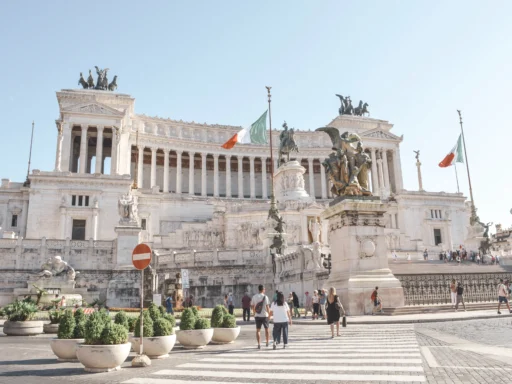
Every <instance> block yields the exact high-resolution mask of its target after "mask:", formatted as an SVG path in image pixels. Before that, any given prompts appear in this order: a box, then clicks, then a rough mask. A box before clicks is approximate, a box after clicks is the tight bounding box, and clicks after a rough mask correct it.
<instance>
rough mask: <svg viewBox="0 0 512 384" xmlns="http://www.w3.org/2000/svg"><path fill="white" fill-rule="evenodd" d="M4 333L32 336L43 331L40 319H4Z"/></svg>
mask: <svg viewBox="0 0 512 384" xmlns="http://www.w3.org/2000/svg"><path fill="white" fill-rule="evenodd" d="M4 333H5V334H6V335H9V336H32V335H39V334H41V333H43V322H42V321H6V322H5V323H4Z"/></svg>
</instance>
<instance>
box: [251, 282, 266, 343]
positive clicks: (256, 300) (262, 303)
mask: <svg viewBox="0 0 512 384" xmlns="http://www.w3.org/2000/svg"><path fill="white" fill-rule="evenodd" d="M258 291H259V293H257V294H255V295H254V296H253V297H252V300H251V308H252V313H253V316H254V320H255V321H256V340H257V341H258V349H261V335H260V332H261V326H262V325H263V327H264V328H265V338H266V340H267V347H268V342H269V339H270V331H269V329H268V325H269V316H270V301H269V300H268V297H267V296H266V295H265V287H264V286H263V285H260V286H258Z"/></svg>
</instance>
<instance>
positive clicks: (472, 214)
mask: <svg viewBox="0 0 512 384" xmlns="http://www.w3.org/2000/svg"><path fill="white" fill-rule="evenodd" d="M457 113H458V114H459V122H460V131H461V132H462V143H463V145H464V157H465V158H466V170H467V172H468V182H469V196H470V197H471V219H470V223H471V224H474V221H475V219H476V209H475V199H473V187H472V186H471V175H470V174H469V163H468V153H467V151H466V139H465V138H464V127H463V125H462V115H461V113H460V109H457Z"/></svg>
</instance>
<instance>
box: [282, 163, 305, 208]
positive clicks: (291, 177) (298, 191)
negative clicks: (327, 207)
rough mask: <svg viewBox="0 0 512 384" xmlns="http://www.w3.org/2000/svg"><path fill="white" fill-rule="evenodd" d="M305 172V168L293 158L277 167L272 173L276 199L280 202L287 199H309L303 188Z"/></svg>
mask: <svg viewBox="0 0 512 384" xmlns="http://www.w3.org/2000/svg"><path fill="white" fill-rule="evenodd" d="M305 172H306V168H304V167H303V166H302V165H300V164H299V162H298V161H295V160H293V161H288V162H287V163H285V164H283V165H281V166H280V167H279V168H277V171H276V173H275V175H274V187H275V194H276V200H277V201H280V202H283V201H287V200H300V201H309V200H311V197H310V196H309V194H308V193H307V192H306V190H305V189H304V173H305Z"/></svg>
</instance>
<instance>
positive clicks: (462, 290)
mask: <svg viewBox="0 0 512 384" xmlns="http://www.w3.org/2000/svg"><path fill="white" fill-rule="evenodd" d="M463 293H464V287H463V286H462V285H459V286H458V287H457V295H462V294H463Z"/></svg>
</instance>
